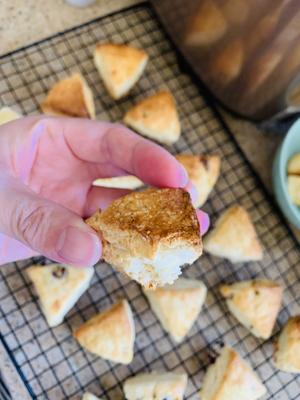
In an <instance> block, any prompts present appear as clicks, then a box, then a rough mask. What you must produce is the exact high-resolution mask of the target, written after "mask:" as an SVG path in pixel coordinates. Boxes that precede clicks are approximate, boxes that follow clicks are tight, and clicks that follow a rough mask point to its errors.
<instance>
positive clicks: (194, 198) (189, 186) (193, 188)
mask: <svg viewBox="0 0 300 400" xmlns="http://www.w3.org/2000/svg"><path fill="white" fill-rule="evenodd" d="M185 190H186V191H188V192H189V194H190V196H191V199H192V203H193V204H194V205H195V204H196V203H197V201H198V195H199V194H198V190H197V189H196V186H195V185H194V184H193V183H192V182H191V181H189V183H188V184H187V186H186V188H185Z"/></svg>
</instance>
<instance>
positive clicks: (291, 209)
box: [273, 119, 300, 229]
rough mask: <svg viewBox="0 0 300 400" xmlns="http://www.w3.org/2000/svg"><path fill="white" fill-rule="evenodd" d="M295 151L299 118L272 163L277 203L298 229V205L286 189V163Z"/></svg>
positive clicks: (298, 149)
mask: <svg viewBox="0 0 300 400" xmlns="http://www.w3.org/2000/svg"><path fill="white" fill-rule="evenodd" d="M296 153H300V119H298V120H297V121H296V122H295V123H294V124H293V125H292V126H291V128H290V129H289V131H288V133H287V135H286V136H285V138H284V140H283V142H282V144H281V145H280V146H279V148H278V150H277V153H276V156H275V159H274V163H273V187H274V192H275V197H276V200H277V203H278V204H279V206H280V208H281V210H282V212H283V214H284V215H285V216H286V218H287V219H288V220H289V221H290V223H292V224H293V225H295V226H296V227H297V228H298V229H300V207H297V206H295V205H294V204H293V203H292V201H291V199H290V196H289V194H288V190H287V163H288V161H289V159H290V158H291V157H292V156H293V155H294V154H296Z"/></svg>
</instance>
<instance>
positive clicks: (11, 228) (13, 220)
mask: <svg viewBox="0 0 300 400" xmlns="http://www.w3.org/2000/svg"><path fill="white" fill-rule="evenodd" d="M0 231H1V232H2V233H4V234H6V235H8V236H10V237H12V238H14V239H16V240H19V241H20V242H22V243H24V244H25V245H26V246H28V247H30V248H31V249H33V250H34V251H36V252H38V253H40V254H43V255H45V256H46V257H48V258H50V259H52V260H54V261H57V262H61V263H67V264H71V265H75V266H91V265H94V264H95V263H96V262H97V261H98V260H99V258H100V256H101V242H100V240H99V237H98V236H97V234H96V233H95V232H94V231H93V230H92V229H91V228H90V227H89V226H87V225H86V224H85V223H84V222H83V220H82V218H81V217H80V216H78V215H76V214H74V213H73V212H71V211H70V210H68V209H66V208H64V207H62V206H60V205H58V204H56V203H52V202H51V201H48V200H46V199H43V198H41V197H39V196H38V195H37V194H36V193H34V192H32V191H30V190H29V189H28V188H27V187H25V186H23V185H21V184H20V183H19V182H16V181H15V180H12V179H10V178H9V179H4V180H3V179H1V183H0Z"/></svg>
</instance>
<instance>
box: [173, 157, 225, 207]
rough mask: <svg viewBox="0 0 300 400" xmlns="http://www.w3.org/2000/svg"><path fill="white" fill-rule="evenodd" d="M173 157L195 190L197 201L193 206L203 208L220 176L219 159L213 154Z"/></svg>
mask: <svg viewBox="0 0 300 400" xmlns="http://www.w3.org/2000/svg"><path fill="white" fill-rule="evenodd" d="M175 157H176V159H177V160H178V161H179V162H180V164H182V165H183V166H184V168H185V169H186V171H187V173H188V175H189V178H190V180H191V182H192V183H193V184H194V185H195V186H196V188H197V191H198V199H197V201H196V202H195V203H194V206H195V207H201V206H203V204H204V203H205V202H206V200H207V198H208V196H209V194H210V192H211V191H212V189H213V187H214V185H215V183H216V182H217V179H218V177H219V175H220V164H221V160H220V157H219V156H218V155H215V154H211V155H210V154H208V155H204V154H199V155H198V154H197V155H195V154H177V155H176V156H175Z"/></svg>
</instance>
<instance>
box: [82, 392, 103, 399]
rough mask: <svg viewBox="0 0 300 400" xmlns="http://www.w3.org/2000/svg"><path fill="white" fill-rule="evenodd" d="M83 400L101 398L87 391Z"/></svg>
mask: <svg viewBox="0 0 300 400" xmlns="http://www.w3.org/2000/svg"><path fill="white" fill-rule="evenodd" d="M82 400H101V399H100V398H99V397H97V396H95V395H94V394H92V393H89V392H86V393H84V395H83V397H82Z"/></svg>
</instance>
